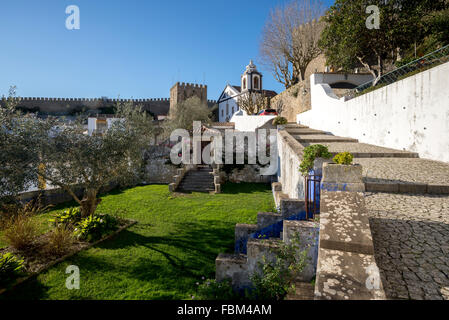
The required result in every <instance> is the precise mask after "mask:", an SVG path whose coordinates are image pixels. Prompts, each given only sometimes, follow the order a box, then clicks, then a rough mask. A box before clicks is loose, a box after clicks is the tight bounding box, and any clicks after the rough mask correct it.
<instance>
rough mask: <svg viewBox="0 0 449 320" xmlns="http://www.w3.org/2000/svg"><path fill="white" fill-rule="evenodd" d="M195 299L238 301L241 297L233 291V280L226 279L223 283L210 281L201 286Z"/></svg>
mask: <svg viewBox="0 0 449 320" xmlns="http://www.w3.org/2000/svg"><path fill="white" fill-rule="evenodd" d="M195 298H197V299H199V300H237V299H239V298H240V297H239V295H238V293H236V292H235V291H234V290H233V289H232V281H231V279H225V280H223V281H221V282H218V281H216V280H215V279H209V280H206V281H205V282H204V283H202V284H199V286H198V290H197V296H196V297H195Z"/></svg>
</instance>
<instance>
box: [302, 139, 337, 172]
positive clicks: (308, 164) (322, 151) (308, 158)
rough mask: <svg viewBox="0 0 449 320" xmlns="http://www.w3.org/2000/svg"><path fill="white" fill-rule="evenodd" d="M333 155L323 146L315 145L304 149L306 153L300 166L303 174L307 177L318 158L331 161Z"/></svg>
mask: <svg viewBox="0 0 449 320" xmlns="http://www.w3.org/2000/svg"><path fill="white" fill-rule="evenodd" d="M331 156H332V155H331V154H330V153H329V150H328V148H327V147H326V146H323V145H321V144H314V145H311V146H308V147H306V148H304V153H303V156H302V161H301V164H300V166H299V170H300V171H301V173H302V174H303V175H304V176H306V175H308V174H309V171H310V170H312V169H313V162H314V161H315V159H316V158H325V159H329V158H330V157H331Z"/></svg>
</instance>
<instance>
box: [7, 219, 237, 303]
mask: <svg viewBox="0 0 449 320" xmlns="http://www.w3.org/2000/svg"><path fill="white" fill-rule="evenodd" d="M169 228H170V232H169V233H168V234H164V235H161V236H156V235H152V234H148V233H149V229H148V228H147V227H144V226H139V224H137V225H136V226H134V227H132V228H131V229H129V230H124V231H122V232H121V233H120V234H118V235H117V236H116V237H114V238H113V239H111V240H108V241H106V242H103V243H101V244H100V245H98V246H95V247H94V248H93V249H91V250H89V251H86V252H83V253H82V254H78V255H76V256H74V257H73V258H70V259H68V260H66V261H65V262H66V263H68V264H73V265H77V266H79V268H80V270H88V271H84V272H83V273H84V274H85V276H86V277H87V278H88V279H89V282H90V283H89V284H88V285H86V286H88V287H89V288H98V289H96V290H99V292H100V293H99V294H101V292H102V291H101V290H102V289H101V288H103V290H107V291H109V290H111V292H114V290H115V288H117V290H119V289H122V288H123V287H126V290H130V291H129V292H128V291H127V292H126V296H127V297H134V296H138V298H142V299H147V298H148V299H180V298H182V297H181V296H180V295H181V294H185V293H188V292H195V290H196V284H195V283H196V282H198V281H201V280H200V279H201V277H202V276H204V277H206V278H214V277H215V258H216V257H217V255H218V254H219V253H220V252H224V251H227V252H230V251H232V250H233V246H234V245H233V241H234V225H233V224H230V223H224V222H221V221H218V220H217V221H194V222H188V223H177V222H174V223H173V222H171V223H170V225H169ZM98 250H100V251H98ZM54 268H60V264H59V265H57V266H55V267H54ZM61 272H63V271H61ZM86 274H87V275H86ZM115 275H116V276H115ZM62 276H65V275H62ZM46 278H47V277H45V276H44V277H41V278H40V279H32V280H30V281H29V282H27V283H25V284H23V285H21V286H20V287H17V288H15V289H14V290H12V291H10V292H8V293H6V294H5V295H3V297H0V299H13V300H28V299H48V298H49V293H48V292H49V290H50V289H53V287H54V286H55V282H54V281H55V280H54V279H53V280H50V283H51V282H52V281H53V283H51V284H49V285H48V284H47V283H43V282H42V281H43V280H42V279H46ZM53 278H54V275H53ZM112 278H116V279H118V280H112ZM50 279H51V277H50ZM133 279H134V280H138V281H139V282H138V283H140V284H141V286H142V287H145V288H147V291H146V292H144V293H142V292H140V290H141V286H139V285H137V287H136V282H135V281H134V280H133ZM114 281H118V282H117V283H114ZM128 283H130V284H132V285H130V287H128ZM58 285H59V284H58ZM132 286H134V287H132ZM153 288H157V289H153ZM82 289H83V288H82ZM60 290H65V289H64V288H62V289H60ZM137 290H139V292H137ZM133 291H134V292H133ZM167 292H173V294H170V293H167ZM64 295H68V296H67V298H68V299H73V298H74V299H91V298H92V296H94V299H99V298H101V297H96V296H95V292H91V291H90V290H89V289H87V288H86V289H85V290H81V291H79V292H78V293H76V297H72V296H71V295H70V293H67V292H66V293H64Z"/></svg>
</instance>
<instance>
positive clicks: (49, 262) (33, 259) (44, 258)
mask: <svg viewBox="0 0 449 320" xmlns="http://www.w3.org/2000/svg"><path fill="white" fill-rule="evenodd" d="M136 223H137V221H135V220H123V221H121V223H120V225H119V226H118V228H117V230H115V231H113V232H111V233H109V234H107V235H105V236H103V237H102V238H101V239H99V240H97V241H94V242H87V241H81V240H77V241H74V242H73V245H72V246H71V247H70V248H68V249H67V253H66V254H65V255H63V256H61V257H58V256H55V255H51V254H46V253H45V252H44V250H43V248H44V247H45V244H46V243H47V239H48V235H49V233H50V232H51V231H50V232H47V233H45V234H43V235H41V236H39V237H38V238H37V239H36V241H35V245H34V246H33V248H30V249H28V250H26V251H18V250H16V249H14V248H11V247H7V248H2V249H0V255H2V254H5V253H8V252H10V253H12V254H14V255H15V256H18V257H21V259H23V261H24V271H25V273H26V274H27V275H26V276H23V277H20V278H17V279H16V280H15V281H13V282H11V283H9V284H8V285H7V286H6V287H4V288H2V287H0V295H1V294H3V293H4V292H6V291H7V290H10V289H12V288H14V287H15V286H17V285H19V284H21V283H23V282H25V281H27V280H29V279H31V278H33V277H34V276H36V275H38V274H39V273H41V272H43V271H45V270H47V269H48V268H50V267H52V266H54V265H56V264H58V263H60V262H62V261H64V260H66V259H68V258H70V257H72V256H74V255H75V254H77V253H79V252H80V251H82V250H86V249H89V248H91V247H93V246H95V245H98V244H99V243H101V242H103V241H106V240H108V239H110V238H112V237H114V236H115V235H117V234H118V233H120V232H121V231H123V230H125V229H127V228H129V227H131V226H133V225H134V224H136Z"/></svg>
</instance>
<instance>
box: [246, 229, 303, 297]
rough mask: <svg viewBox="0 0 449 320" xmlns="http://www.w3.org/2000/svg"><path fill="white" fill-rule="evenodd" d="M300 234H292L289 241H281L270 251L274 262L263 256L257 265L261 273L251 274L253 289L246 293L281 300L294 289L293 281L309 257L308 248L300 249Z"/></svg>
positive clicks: (250, 295)
mask: <svg viewBox="0 0 449 320" xmlns="http://www.w3.org/2000/svg"><path fill="white" fill-rule="evenodd" d="M300 248H301V247H300V235H299V234H298V233H296V234H295V235H293V238H292V241H291V242H290V243H288V244H287V243H285V242H282V243H280V244H279V247H277V248H274V249H272V250H271V251H272V252H274V253H275V254H276V259H275V261H274V262H268V261H267V260H266V258H265V256H263V257H262V262H259V263H258V265H259V267H260V268H261V269H262V273H261V274H259V273H258V272H255V273H254V274H252V275H251V282H252V283H253V286H254V288H253V290H252V291H251V292H250V293H249V294H247V297H248V298H250V299H256V300H283V299H284V298H285V297H286V296H287V294H289V293H291V292H293V291H294V290H295V285H294V281H295V279H296V278H297V277H298V276H299V274H300V273H301V272H302V271H303V270H304V268H305V267H306V266H307V264H308V263H310V261H309V260H310V259H309V258H308V257H307V253H308V249H306V250H301V249H300Z"/></svg>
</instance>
